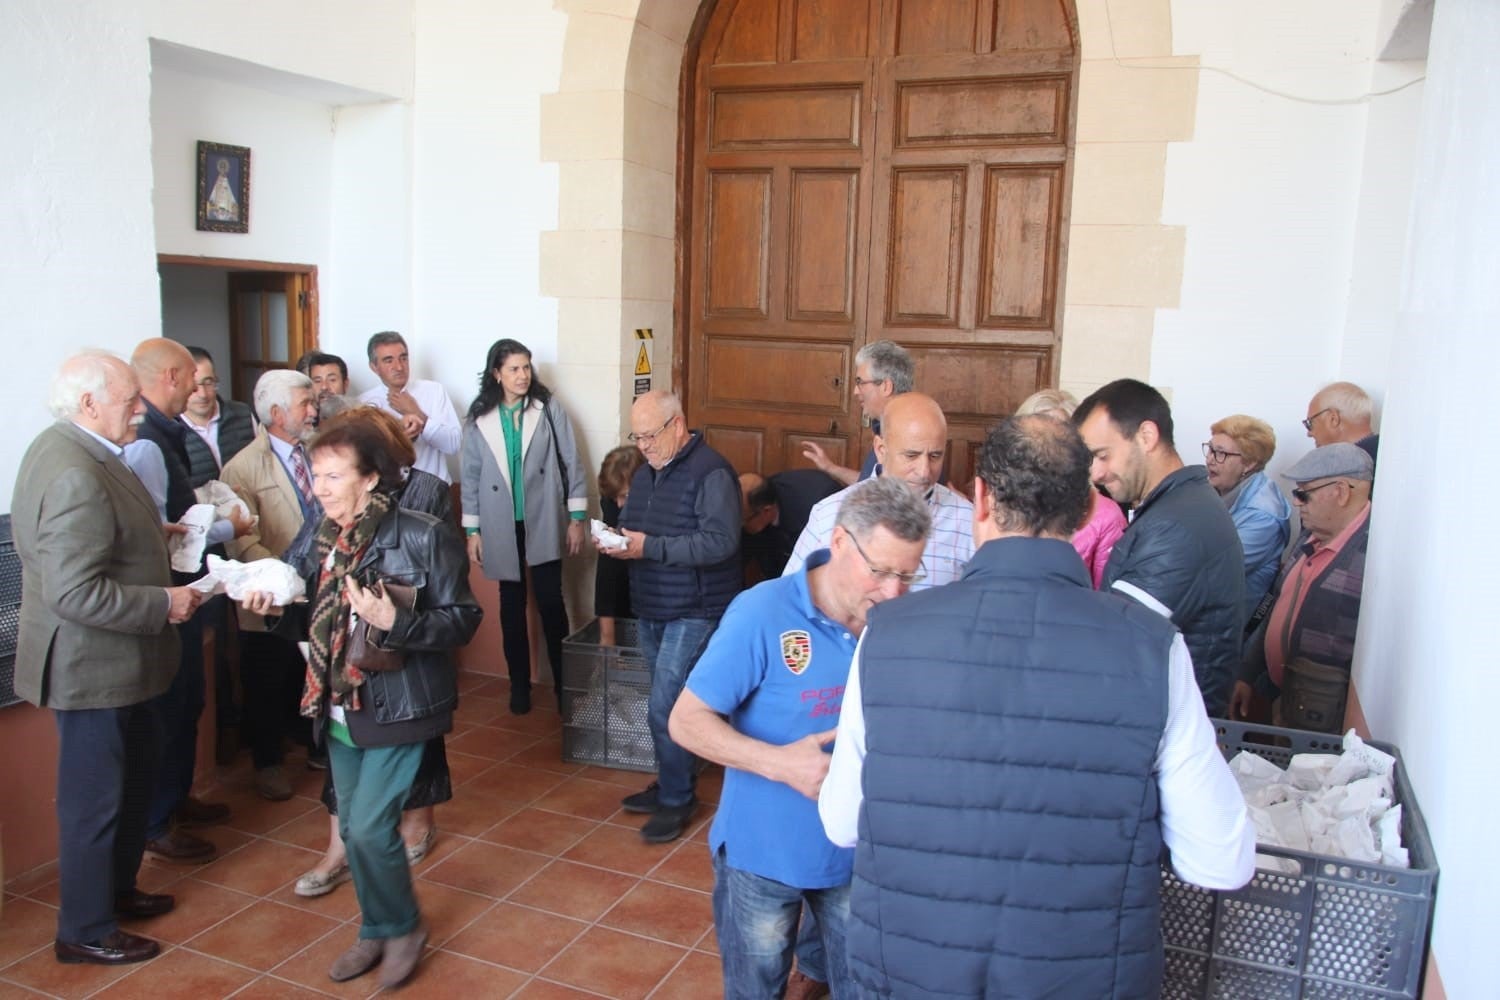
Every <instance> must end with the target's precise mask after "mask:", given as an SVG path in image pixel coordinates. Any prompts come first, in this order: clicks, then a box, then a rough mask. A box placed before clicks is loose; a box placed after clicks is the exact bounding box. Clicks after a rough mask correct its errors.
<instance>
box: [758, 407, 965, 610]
mask: <svg viewBox="0 0 1500 1000" xmlns="http://www.w3.org/2000/svg"><path fill="white" fill-rule="evenodd" d="M881 432H882V433H881V434H879V435H877V436H876V438H875V460H876V463H877V464H876V467H875V468H876V475H878V476H893V477H895V478H896V479H900V480H902V481H903V482H905V483H906V485H908V486H910V487H911V489H912V490H913V491H914V492H915V493H916V494H917V496H919V497H922V498H923V499H924V500H926V501H927V508H928V510H929V512H930V513H931V514H932V533H931V534H930V535H928V536H927V547H926V548H925V549H924V550H923V552H922V568H921V569H920V570H919V572H921V573H922V574H923V577H922V579H921V580H919V581H917V582H915V583H913V584H912V587H911V589H912V590H924V589H926V588H928V587H941V586H942V585H943V584H945V583H952V582H953V581H954V580H957V579H958V577H959V575H960V574H961V573H963V570H964V566H965V565H966V564H967V563H968V561H969V560H970V559H971V558H972V557H973V555H974V536H973V515H974V506H973V504H971V503H969V501H968V500H966V499H964V498H963V497H962V496H960V495H959V494H957V493H955V492H953V491H952V490H950V489H949V488H948V487H946V486H943V485H942V484H941V483H939V482H938V473H939V472H940V471H941V469H942V466H943V452H944V450H945V449H946V448H947V445H948V420H947V418H946V417H944V416H943V410H942V408H941V407H940V406H938V404H937V401H936V400H934V399H933V398H932V397H931V396H927V395H924V394H922V393H920V392H906V393H902V394H901V395H899V396H895V397H893V398H892V399H891V401H890V402H889V403H887V404H886V407H885V412H884V414H882V416H881ZM848 492H849V491H848V489H844V490H840V491H839V492H837V493H835V494H833V495H832V496H830V497H827V498H826V499H824V500H821V501H819V502H818V504H817V506H815V507H813V509H812V513H811V514H809V515H808V518H807V527H806V528H804V529H803V531H802V535H801V537H799V538H798V539H797V544H796V547H795V548H793V549H792V557H791V559H790V560H788V561H787V564H786V569H785V570H784V571H783V572H782V574H781V575H782V576H786V575H788V574H791V573H796V572H797V571H798V570H800V569H801V568H802V564H803V563H804V562H806V561H807V557H808V556H809V555H810V554H811V553H813V552H816V551H817V550H818V549H825V548H827V547H828V540H829V538H830V537H831V536H832V534H833V524H834V519H835V518H836V517H837V516H838V512H839V504H841V503H843V501H844V495H845V494H846V493H848Z"/></svg>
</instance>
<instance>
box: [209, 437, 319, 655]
mask: <svg viewBox="0 0 1500 1000" xmlns="http://www.w3.org/2000/svg"><path fill="white" fill-rule="evenodd" d="M219 478H220V479H221V480H223V481H224V482H225V483H228V484H229V486H230V487H231V488H233V489H234V491H235V492H236V493H238V494H239V495H240V496H241V497H242V498H243V499H244V501H245V503H246V504H247V505H248V506H249V508H250V513H251V514H254V515H256V516H257V517H259V518H260V521H259V522H258V523H257V524H256V526H255V527H254V528H252V529H251V531H250V533H249V534H248V535H242V536H240V537H239V538H236V539H233V540H231V541H229V542H226V543H225V545H224V547H225V549H226V550H228V552H229V556H230V558H231V559H238V560H240V561H241V562H254V561H255V560H256V559H280V558H281V555H282V553H283V552H285V551H286V550H287V546H289V545H291V544H292V539H294V538H296V537H297V532H299V531H301V530H302V505H301V504H300V503H298V502H297V487H296V486H294V485H293V484H292V477H291V476H290V475H289V474H288V473H287V471H286V467H285V466H284V465H282V464H281V459H279V458H277V457H276V453H275V452H274V451H272V450H271V439H270V437H269V435H268V434H267V433H266V431H265V429H264V428H262V429H261V430H259V431H257V432H256V434H255V440H254V441H252V442H250V443H249V444H247V445H246V446H245V447H244V448H243V449H242V450H241V451H240V453H239V454H238V455H236V456H234V458H231V459H230V460H229V462H228V464H226V465H225V466H224V468H223V470H222V471H221V472H220V473H219ZM239 616H240V628H248V629H251V630H253V631H256V632H264V631H265V630H266V622H265V618H264V617H262V616H261V615H255V614H250V613H249V612H247V611H245V610H244V609H243V608H241V609H240V611H239Z"/></svg>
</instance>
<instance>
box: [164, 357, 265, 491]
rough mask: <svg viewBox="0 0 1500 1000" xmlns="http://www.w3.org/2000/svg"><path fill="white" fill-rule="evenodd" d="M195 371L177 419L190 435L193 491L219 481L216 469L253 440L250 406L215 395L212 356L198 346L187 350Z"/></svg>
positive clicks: (253, 430)
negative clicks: (189, 391)
mask: <svg viewBox="0 0 1500 1000" xmlns="http://www.w3.org/2000/svg"><path fill="white" fill-rule="evenodd" d="M188 353H189V354H191V355H192V356H193V361H194V363H195V364H196V365H197V372H196V374H195V375H194V377H193V394H192V395H191V396H189V397H188V401H187V409H185V410H183V412H182V416H181V418H180V419H181V420H182V422H183V423H184V424H185V425H186V426H187V429H188V430H190V431H192V432H193V433H191V434H189V435H187V437H186V439H185V440H186V443H187V450H188V459H189V465H188V481H189V482H191V483H192V485H193V488H194V489H197V488H198V487H200V486H202V485H203V484H204V483H206V482H208V481H209V480H210V479H218V478H219V470H221V469H223V468H224V466H225V465H227V464H228V463H229V460H230V459H231V458H233V457H234V456H236V455H238V454H239V453H240V449H242V448H244V447H245V445H247V444H249V443H250V442H251V441H254V440H255V418H254V416H253V415H252V414H251V413H250V407H249V406H247V405H245V404H244V403H237V402H235V401H234V400H232V399H225V398H224V397H223V396H221V395H219V376H218V373H217V372H215V371H214V359H213V355H211V354H209V353H208V352H207V351H205V350H204V349H203V348H201V347H189V348H188Z"/></svg>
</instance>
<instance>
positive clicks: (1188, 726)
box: [819, 416, 1255, 1000]
mask: <svg viewBox="0 0 1500 1000" xmlns="http://www.w3.org/2000/svg"><path fill="white" fill-rule="evenodd" d="M1089 463H1090V453H1089V450H1088V448H1087V447H1085V446H1084V443H1083V440H1082V439H1081V438H1080V437H1079V435H1078V432H1077V431H1075V430H1074V429H1073V428H1072V427H1070V426H1069V425H1068V424H1066V423H1064V422H1062V421H1059V420H1054V419H1052V418H1051V417H1046V416H1028V417H1011V418H1008V419H1006V420H1004V421H1002V422H1001V423H1000V424H999V425H998V426H997V427H995V428H994V429H993V430H991V431H990V433H989V436H988V437H987V438H986V440H985V443H984V447H983V449H982V451H981V453H980V456H979V464H978V476H977V478H976V479H975V483H974V541H975V544H976V545H978V546H979V548H978V551H977V552H976V553H975V555H974V558H973V560H971V561H970V562H969V565H968V567H967V569H966V570H965V571H964V575H963V577H962V578H961V579H959V580H958V581H957V582H955V583H951V584H949V585H948V586H946V587H938V588H935V589H933V590H928V591H923V592H921V593H913V594H909V595H908V596H906V597H903V598H902V599H901V600H899V601H890V602H887V603H885V604H882V605H879V606H878V607H876V608H874V609H873V610H872V611H871V613H870V616H869V627H868V628H867V629H866V631H865V635H864V639H863V640H862V641H861V644H860V648H859V650H858V651H857V652H856V654H855V659H854V665H853V666H852V668H851V670H850V674H849V681H848V683H847V685H846V686H845V689H844V703H843V711H842V713H841V714H840V718H839V726H838V734H837V737H836V739H835V741H834V751H833V760H832V762H831V763H830V765H829V771H828V777H827V779H826V780H825V781H824V783H823V788H822V791H821V793H820V796H819V812H820V814H821V816H822V820H823V826H824V829H825V830H826V831H827V834H828V838H829V839H830V840H831V841H833V842H834V843H835V844H844V845H851V846H854V847H855V855H854V878H853V884H852V887H851V889H850V900H849V923H848V927H847V932H846V959H847V962H848V967H849V973H850V976H851V977H852V978H853V980H854V981H855V983H856V984H858V986H859V987H860V988H861V990H862V992H861V996H870V997H900V998H902V1000H919V998H923V997H944V998H954V997H983V996H1014V997H1043V996H1045V997H1090V998H1100V997H1111V998H1127V997H1129V998H1140V1000H1146V998H1153V1000H1154V998H1156V997H1158V996H1159V995H1160V990H1161V980H1162V935H1161V903H1160V882H1161V872H1160V855H1161V849H1162V847H1163V846H1165V847H1166V848H1167V849H1168V851H1169V852H1170V854H1171V860H1172V866H1173V868H1174V869H1175V870H1176V871H1177V873H1178V874H1179V875H1180V876H1181V877H1182V878H1183V879H1185V880H1187V881H1189V882H1192V883H1194V884H1196V885H1201V886H1205V887H1208V888H1215V889H1234V888H1238V887H1240V886H1242V885H1244V884H1245V883H1246V882H1247V881H1248V880H1249V879H1250V876H1251V874H1252V873H1253V871H1254V865H1255V828H1254V826H1253V825H1252V824H1251V823H1250V822H1249V821H1248V819H1247V818H1246V813H1245V804H1244V801H1243V799H1242V798H1241V797H1240V792H1239V788H1238V787H1237V786H1236V784H1235V781H1234V778H1233V776H1232V775H1231V774H1230V771H1229V768H1228V765H1227V764H1225V762H1224V758H1223V757H1222V756H1221V755H1220V753H1219V750H1218V747H1217V746H1216V745H1215V741H1214V731H1213V728H1212V726H1211V725H1210V724H1209V721H1208V716H1207V714H1206V713H1205V712H1204V709H1203V700H1202V698H1201V697H1200V696H1199V694H1198V689H1197V685H1196V683H1195V682H1194V678H1193V666H1192V661H1191V660H1190V658H1189V656H1188V652H1187V646H1186V645H1185V644H1184V642H1183V639H1182V636H1181V635H1180V634H1179V633H1178V631H1177V629H1176V628H1174V627H1173V625H1172V623H1171V622H1170V621H1169V620H1167V619H1166V618H1164V617H1162V616H1161V615H1159V614H1157V613H1156V612H1154V611H1152V610H1150V609H1148V608H1147V607H1145V606H1143V605H1141V604H1139V603H1137V602H1136V601H1133V600H1130V599H1129V598H1127V597H1124V596H1122V595H1119V594H1114V593H1109V592H1099V591H1095V590H1093V589H1092V588H1091V587H1090V581H1089V574H1088V570H1087V569H1086V568H1085V567H1084V565H1083V561H1082V560H1081V559H1080V558H1079V557H1078V553H1077V552H1076V551H1074V549H1073V547H1072V546H1071V545H1070V544H1069V543H1068V539H1069V537H1070V536H1071V535H1072V533H1073V531H1074V530H1075V529H1076V528H1077V527H1078V525H1079V524H1081V523H1082V521H1083V518H1084V516H1085V514H1086V512H1087V511H1088V504H1089Z"/></svg>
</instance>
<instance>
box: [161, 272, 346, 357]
mask: <svg viewBox="0 0 1500 1000" xmlns="http://www.w3.org/2000/svg"><path fill="white" fill-rule="evenodd" d="M163 264H171V265H174V266H186V267H212V268H219V269H222V270H225V271H228V272H233V271H260V272H275V273H279V274H294V275H299V276H300V277H301V278H302V280H303V282H304V283H305V286H306V287H305V291H306V293H307V302H306V304H305V305H303V306H302V309H303V311H304V316H305V320H306V327H307V330H306V336H305V337H304V338H303V349H304V350H307V351H311V350H315V349H316V348H317V347H318V339H319V338H318V330H319V299H320V296H319V294H318V265H316V264H296V263H289V262H285V261H274V260H249V259H246V258H240V257H194V256H190V255H188V254H173V253H159V254H157V255H156V266H157V268H158V269H160V268H161V266H162V265H163ZM229 348H230V353H231V363H230V368H231V370H234V365H233V355H235V354H237V352H238V350H239V345H237V344H235V343H234V338H233V336H231V338H230V344H229Z"/></svg>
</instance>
